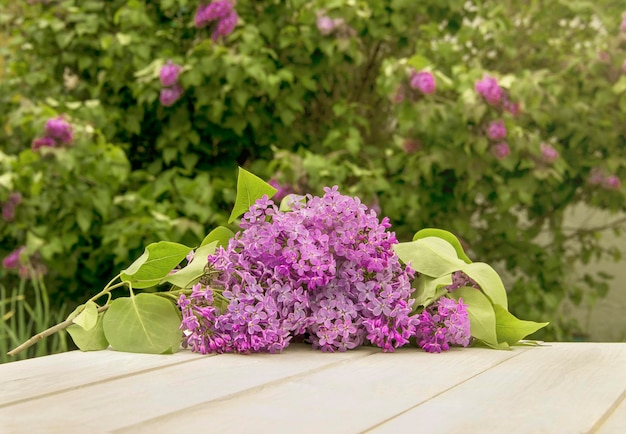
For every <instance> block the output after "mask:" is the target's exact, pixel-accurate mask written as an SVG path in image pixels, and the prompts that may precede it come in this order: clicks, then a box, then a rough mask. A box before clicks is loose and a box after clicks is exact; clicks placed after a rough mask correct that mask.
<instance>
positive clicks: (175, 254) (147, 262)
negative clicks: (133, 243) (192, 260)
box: [120, 241, 192, 288]
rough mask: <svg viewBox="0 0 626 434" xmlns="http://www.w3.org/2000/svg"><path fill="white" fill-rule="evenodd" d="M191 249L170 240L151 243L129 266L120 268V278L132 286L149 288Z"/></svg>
mask: <svg viewBox="0 0 626 434" xmlns="http://www.w3.org/2000/svg"><path fill="white" fill-rule="evenodd" d="M191 250H192V249H191V248H190V247H187V246H185V245H182V244H178V243H172V242H170V241H159V242H158V243H152V244H150V245H148V247H146V250H145V252H144V253H143V254H142V255H141V256H140V257H139V258H137V260H136V261H135V262H133V263H132V264H131V265H130V267H128V268H127V269H125V270H122V272H121V274H120V278H121V279H122V281H124V282H129V283H130V284H131V285H132V286H133V288H149V287H151V286H154V285H156V284H158V283H159V282H160V281H161V280H163V278H164V277H166V276H167V275H168V274H169V273H170V271H172V270H173V269H174V268H175V267H176V266H177V265H178V264H180V262H181V261H182V260H183V259H185V257H186V256H187V255H188V254H189V252H191Z"/></svg>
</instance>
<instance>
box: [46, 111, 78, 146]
mask: <svg viewBox="0 0 626 434" xmlns="http://www.w3.org/2000/svg"><path fill="white" fill-rule="evenodd" d="M46 136H47V137H49V138H52V139H54V140H56V141H57V142H60V143H63V144H69V143H70V142H71V141H72V127H71V126H70V124H68V123H67V121H66V120H65V119H63V118H62V117H61V116H59V117H56V118H52V119H49V120H48V122H46ZM42 146H46V145H42Z"/></svg>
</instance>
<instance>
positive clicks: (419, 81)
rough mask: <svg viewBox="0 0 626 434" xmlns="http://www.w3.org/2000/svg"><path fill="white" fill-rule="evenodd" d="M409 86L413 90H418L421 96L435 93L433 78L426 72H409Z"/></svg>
mask: <svg viewBox="0 0 626 434" xmlns="http://www.w3.org/2000/svg"><path fill="white" fill-rule="evenodd" d="M409 84H410V85H411V87H412V88H413V89H418V90H419V91H420V92H422V93H423V94H426V95H428V94H431V93H433V92H434V91H435V87H436V83H435V77H433V75H432V74H431V73H430V72H428V71H420V72H416V71H411V78H410V79H409Z"/></svg>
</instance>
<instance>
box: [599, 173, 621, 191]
mask: <svg viewBox="0 0 626 434" xmlns="http://www.w3.org/2000/svg"><path fill="white" fill-rule="evenodd" d="M621 185H622V183H621V181H620V179H619V178H618V177H617V176H616V175H610V176H607V177H606V178H604V180H603V181H602V187H604V188H605V189H606V190H619V189H620V187H621Z"/></svg>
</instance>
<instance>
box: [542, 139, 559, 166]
mask: <svg viewBox="0 0 626 434" xmlns="http://www.w3.org/2000/svg"><path fill="white" fill-rule="evenodd" d="M541 156H542V158H543V161H545V162H546V163H554V162H555V161H556V160H557V159H558V158H559V151H557V150H556V149H554V148H553V147H552V146H550V145H548V144H547V143H542V144H541Z"/></svg>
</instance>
